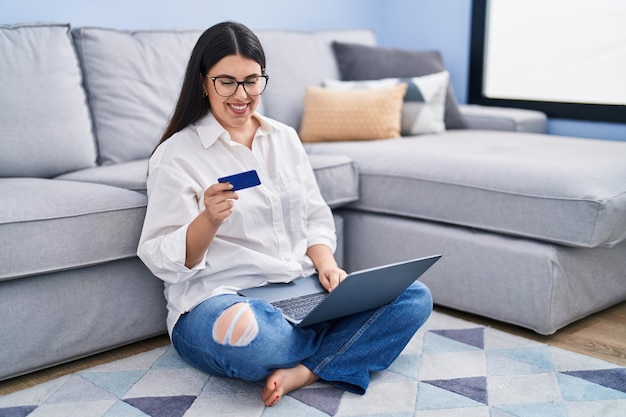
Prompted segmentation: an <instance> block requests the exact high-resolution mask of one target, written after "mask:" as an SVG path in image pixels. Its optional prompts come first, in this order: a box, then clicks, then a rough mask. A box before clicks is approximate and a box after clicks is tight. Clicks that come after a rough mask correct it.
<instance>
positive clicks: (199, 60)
mask: <svg viewBox="0 0 626 417" xmlns="http://www.w3.org/2000/svg"><path fill="white" fill-rule="evenodd" d="M228 55H241V56H243V57H245V58H248V59H252V60H254V61H256V62H258V63H259V65H261V71H262V72H265V52H263V47H262V46H261V42H260V41H259V38H257V36H256V35H255V34H254V33H253V32H252V31H251V30H250V29H248V27H246V26H244V25H242V24H241V23H235V22H222V23H218V24H216V25H214V26H211V27H210V28H209V29H207V30H206V31H205V32H204V33H203V34H202V35H201V36H200V38H198V42H196V46H195V47H194V48H193V51H192V52H191V57H190V58H189V63H188V64H187V70H186V71H185V79H184V80H183V86H182V88H181V90H180V96H179V97H178V102H177V103H176V109H175V110H174V114H173V115H172V118H171V119H170V121H169V123H168V124H167V128H166V129H165V131H164V132H163V136H161V140H160V142H159V145H160V144H161V143H163V142H165V141H166V140H167V139H169V138H170V137H171V136H172V135H173V134H174V133H176V132H179V131H181V130H182V129H184V128H185V127H187V126H189V125H190V124H192V123H195V122H197V121H198V120H200V119H201V118H202V117H203V116H205V115H206V114H207V113H208V112H209V110H210V106H209V100H208V99H207V98H206V97H203V96H202V81H201V80H202V79H203V77H206V75H207V73H208V71H209V70H210V69H211V68H212V67H213V66H214V65H215V64H217V62H218V61H220V60H221V59H222V58H224V57H226V56H228ZM157 147H158V145H157Z"/></svg>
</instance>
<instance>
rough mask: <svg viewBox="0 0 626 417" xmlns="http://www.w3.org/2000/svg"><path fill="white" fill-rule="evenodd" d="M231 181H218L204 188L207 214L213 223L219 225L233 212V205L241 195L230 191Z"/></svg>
mask: <svg viewBox="0 0 626 417" xmlns="http://www.w3.org/2000/svg"><path fill="white" fill-rule="evenodd" d="M232 187H233V186H232V185H231V184H230V183H217V184H213V185H211V186H210V187H209V188H207V189H206V190H204V206H205V210H204V211H205V214H206V216H207V218H208V220H209V222H211V223H212V224H214V225H216V226H219V225H220V224H222V223H224V221H225V220H226V218H227V217H228V216H230V215H231V214H232V212H233V207H234V206H235V202H234V201H233V200H237V199H238V198H239V196H238V195H237V193H236V192H234V191H230V189H231V188H232Z"/></svg>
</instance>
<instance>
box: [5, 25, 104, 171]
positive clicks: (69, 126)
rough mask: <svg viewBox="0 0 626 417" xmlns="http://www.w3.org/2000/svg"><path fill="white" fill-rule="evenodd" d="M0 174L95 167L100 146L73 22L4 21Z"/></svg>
mask: <svg viewBox="0 0 626 417" xmlns="http://www.w3.org/2000/svg"><path fill="white" fill-rule="evenodd" d="M0 80H2V81H1V82H0V109H1V110H0V132H1V133H0V138H1V139H0V177H20V176H22V177H26V176H29V177H52V176H54V175H58V174H61V173H64V172H69V171H73V170H75V169H81V168H87V167H90V166H94V165H95V163H96V149H95V143H94V138H93V135H92V131H91V120H90V116H89V109H88V107H87V100H86V97H85V91H84V89H83V85H82V81H83V80H82V75H81V70H80V66H79V63H78V59H77V58H76V52H75V51H74V46H73V44H72V39H71V37H70V35H69V26H68V25H62V24H56V25H55V24H49V25H48V24H40V25H39V24H32V25H17V26H0Z"/></svg>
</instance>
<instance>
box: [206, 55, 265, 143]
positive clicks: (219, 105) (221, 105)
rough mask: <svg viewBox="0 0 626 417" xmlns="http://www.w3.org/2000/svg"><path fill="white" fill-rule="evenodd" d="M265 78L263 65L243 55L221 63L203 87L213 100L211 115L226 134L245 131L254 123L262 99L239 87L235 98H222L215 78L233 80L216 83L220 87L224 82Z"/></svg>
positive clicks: (210, 73)
mask: <svg viewBox="0 0 626 417" xmlns="http://www.w3.org/2000/svg"><path fill="white" fill-rule="evenodd" d="M261 74H263V72H262V68H261V65H259V64H258V63H257V62H256V61H254V60H252V59H249V58H244V57H243V56H241V55H228V56H226V57H224V58H222V59H221V60H219V61H218V62H217V64H215V65H214V66H213V67H212V68H211V69H210V70H209V72H208V74H207V76H206V77H204V78H203V81H202V84H203V88H204V91H205V92H206V93H207V94H208V96H209V102H210V104H211V112H212V113H213V115H214V116H215V118H216V119H217V121H218V122H220V124H221V125H222V126H223V127H224V128H225V129H226V130H229V131H230V130H238V129H242V128H243V129H245V128H246V127H247V126H248V124H249V123H250V121H251V117H252V114H253V113H254V111H255V110H256V108H257V106H258V104H259V99H260V98H261V96H260V95H258V96H250V95H248V94H247V93H246V91H245V90H244V88H243V86H242V85H238V86H237V91H236V92H235V94H233V95H232V96H230V97H222V96H220V95H219V94H217V91H216V90H215V85H214V82H213V80H211V77H228V78H230V79H231V80H226V79H217V80H215V83H220V82H223V81H226V82H232V81H233V80H236V81H244V80H246V79H247V78H249V77H251V76H255V75H261Z"/></svg>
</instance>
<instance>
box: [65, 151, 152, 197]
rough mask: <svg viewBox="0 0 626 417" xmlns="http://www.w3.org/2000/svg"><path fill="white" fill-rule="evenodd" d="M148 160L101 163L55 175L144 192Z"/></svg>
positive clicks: (69, 179) (68, 179) (70, 179)
mask: <svg viewBox="0 0 626 417" xmlns="http://www.w3.org/2000/svg"><path fill="white" fill-rule="evenodd" d="M147 175H148V160H147V159H140V160H137V161H130V162H121V163H119V164H114V165H101V166H99V167H95V168H88V169H82V170H79V171H74V172H70V173H69V174H64V175H60V176H58V177H56V178H55V179H58V180H67V181H82V182H93V183H96V184H104V185H112V186H114V187H119V188H125V189H127V190H133V191H139V192H141V193H144V194H146V179H147Z"/></svg>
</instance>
